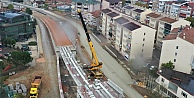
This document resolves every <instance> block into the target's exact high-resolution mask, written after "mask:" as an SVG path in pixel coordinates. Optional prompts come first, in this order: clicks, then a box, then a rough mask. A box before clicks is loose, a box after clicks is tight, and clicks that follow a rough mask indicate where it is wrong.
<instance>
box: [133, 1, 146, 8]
mask: <svg viewBox="0 0 194 98" xmlns="http://www.w3.org/2000/svg"><path fill="white" fill-rule="evenodd" d="M135 5H138V6H141V7H146V8H148V7H149V6H148V4H143V3H141V2H136V3H135Z"/></svg>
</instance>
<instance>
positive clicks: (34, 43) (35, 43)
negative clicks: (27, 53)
mask: <svg viewBox="0 0 194 98" xmlns="http://www.w3.org/2000/svg"><path fill="white" fill-rule="evenodd" d="M28 45H29V46H36V45H37V42H35V41H32V42H29V43H28Z"/></svg>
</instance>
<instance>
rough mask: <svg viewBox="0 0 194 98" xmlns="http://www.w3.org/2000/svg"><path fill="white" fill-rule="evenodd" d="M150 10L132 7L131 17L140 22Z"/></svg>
mask: <svg viewBox="0 0 194 98" xmlns="http://www.w3.org/2000/svg"><path fill="white" fill-rule="evenodd" d="M151 12H152V11H151V10H150V9H140V8H137V9H134V10H133V11H132V14H131V16H132V18H134V19H135V20H137V21H139V22H142V23H144V21H145V19H146V15H147V14H148V13H151Z"/></svg>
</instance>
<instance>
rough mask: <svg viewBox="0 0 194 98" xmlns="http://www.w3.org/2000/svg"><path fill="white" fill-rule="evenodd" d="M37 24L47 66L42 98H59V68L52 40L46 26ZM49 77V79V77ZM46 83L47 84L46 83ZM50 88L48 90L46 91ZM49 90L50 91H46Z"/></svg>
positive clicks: (39, 22)
mask: <svg viewBox="0 0 194 98" xmlns="http://www.w3.org/2000/svg"><path fill="white" fill-rule="evenodd" d="M37 23H38V25H39V27H40V28H41V29H40V32H41V39H42V47H43V51H44V57H45V60H46V62H45V64H43V66H44V70H43V72H44V76H43V77H44V79H43V85H42V87H43V89H42V91H41V93H40V97H41V98H59V89H58V84H57V83H58V82H57V68H56V66H53V65H56V58H55V55H54V54H53V48H52V46H51V42H50V38H49V36H48V31H47V29H46V27H45V25H44V24H43V23H42V22H41V21H40V20H39V19H37ZM47 76H48V77H47ZM44 81H45V82H44ZM46 88H48V89H46ZM45 90H48V91H45Z"/></svg>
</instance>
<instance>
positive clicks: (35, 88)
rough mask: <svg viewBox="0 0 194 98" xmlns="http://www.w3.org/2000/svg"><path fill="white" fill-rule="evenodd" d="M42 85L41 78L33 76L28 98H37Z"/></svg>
mask: <svg viewBox="0 0 194 98" xmlns="http://www.w3.org/2000/svg"><path fill="white" fill-rule="evenodd" d="M41 83H42V76H35V78H34V80H33V82H32V83H31V88H30V98H38V93H39V89H40V86H41Z"/></svg>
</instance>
